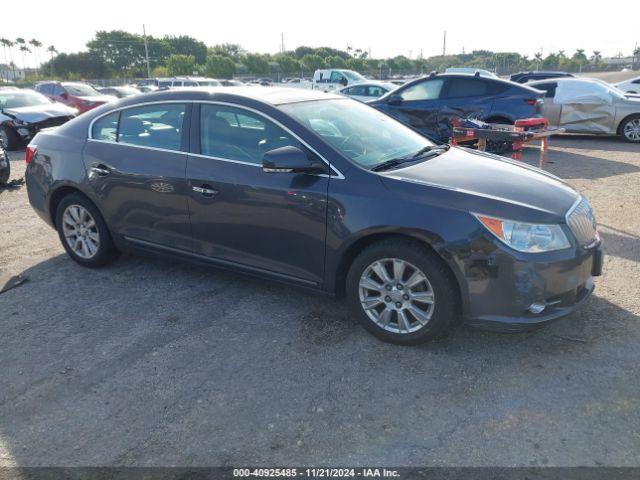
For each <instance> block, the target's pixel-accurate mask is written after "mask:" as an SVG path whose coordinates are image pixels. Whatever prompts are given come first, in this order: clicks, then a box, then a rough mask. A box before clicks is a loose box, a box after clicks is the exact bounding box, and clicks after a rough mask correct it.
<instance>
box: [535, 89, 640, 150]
mask: <svg viewBox="0 0 640 480" xmlns="http://www.w3.org/2000/svg"><path fill="white" fill-rule="evenodd" d="M529 85H531V86H532V87H534V88H536V89H538V90H543V91H544V92H545V102H544V107H543V114H544V116H545V117H546V118H547V120H548V121H549V124H550V125H552V126H557V127H562V128H564V129H566V131H567V132H569V133H592V134H593V133H596V134H606V135H620V136H622V138H624V139H625V140H627V141H629V142H634V143H636V142H640V97H635V98H634V97H633V96H627V95H625V94H624V92H622V91H621V90H618V89H617V88H615V87H612V86H611V85H609V84H607V83H605V82H602V81H599V80H595V79H589V78H560V79H557V80H552V81H548V80H542V81H539V82H532V83H530V84H529Z"/></svg>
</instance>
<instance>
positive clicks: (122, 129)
mask: <svg viewBox="0 0 640 480" xmlns="http://www.w3.org/2000/svg"><path fill="white" fill-rule="evenodd" d="M184 113H185V105H184V104H181V103H170V104H164V105H148V106H144V107H134V108H129V109H127V110H123V111H122V112H121V113H120V122H119V126H118V138H117V142H118V143H124V144H128V145H138V146H141V147H150V148H162V149H164V150H176V151H179V150H180V143H181V139H182V124H183V122H184ZM96 123H97V122H96Z"/></svg>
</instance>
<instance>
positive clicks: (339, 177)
mask: <svg viewBox="0 0 640 480" xmlns="http://www.w3.org/2000/svg"><path fill="white" fill-rule="evenodd" d="M167 103H184V104H189V103H192V104H210V105H223V106H226V107H234V108H240V109H242V110H247V111H249V112H253V113H255V114H257V115H260V116H261V117H263V118H265V119H267V120H269V121H270V122H273V123H275V124H276V125H278V126H279V127H280V128H282V129H283V130H284V131H285V132H287V133H289V134H290V135H292V136H293V137H294V138H295V139H296V140H297V141H299V142H300V143H301V144H302V145H304V146H305V147H307V148H308V149H309V150H311V151H312V152H313V153H314V154H316V155H317V156H318V158H320V159H321V160H322V161H323V162H324V163H325V164H327V166H328V167H329V168H330V169H331V170H332V171H333V173H334V174H335V175H328V174H326V173H322V174H317V175H314V176H316V177H328V178H334V179H336V180H344V179H345V177H344V175H343V174H342V172H341V171H340V170H338V169H337V168H336V167H335V166H333V165H332V164H331V162H329V160H327V159H326V158H324V157H323V156H322V155H320V153H318V151H317V150H316V149H314V148H313V147H312V146H311V145H309V144H308V143H307V142H305V141H304V140H302V139H301V138H300V137H299V136H298V135H297V134H295V133H294V132H292V131H291V130H290V129H289V128H287V127H286V126H284V125H283V124H282V123H280V122H279V121H278V120H276V119H275V118H272V117H270V116H269V115H267V114H266V113H264V112H261V111H260V110H256V109H255V108H251V107H246V106H244V105H239V104H237V103H231V102H220V101H215V100H158V101H155V102H144V103H136V104H133V105H126V106H123V107H118V108H114V109H111V110H109V111H108V112H105V113H102V114H100V115H98V116H97V117H96V118H94V119H93V120H91V122H90V123H89V128H88V129H87V140H91V141H93V142H101V143H108V144H110V145H114V144H115V145H125V146H127V147H137V148H147V149H150V150H157V151H161V152H172V153H184V154H187V155H193V156H197V157H202V158H212V159H214V160H220V161H223V162H230V163H238V164H242V165H252V166H256V167H259V168H262V165H260V164H257V163H250V162H243V161H241V160H234V159H231V158H220V157H213V156H210V155H202V154H195V153H190V152H183V151H181V150H166V149H163V148H156V147H143V146H139V145H131V144H128V143H120V142H110V141H108V140H97V139H95V138H93V124H94V123H95V122H97V121H98V120H100V119H101V118H103V117H106V116H107V115H110V114H112V113H115V112H121V111H122V110H128V109H130V108H137V107H145V106H148V105H163V104H167Z"/></svg>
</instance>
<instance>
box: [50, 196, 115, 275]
mask: <svg viewBox="0 0 640 480" xmlns="http://www.w3.org/2000/svg"><path fill="white" fill-rule="evenodd" d="M56 229H57V230H58V236H59V237H60V241H61V242H62V246H63V247H64V249H65V250H66V251H67V254H69V256H70V257H71V258H72V259H73V260H74V261H76V262H77V263H79V264H80V265H82V266H84V267H90V268H96V267H102V266H103V265H106V264H108V263H110V262H111V261H112V260H113V259H114V256H115V255H114V254H115V247H114V245H113V240H111V235H110V234H109V230H108V229H107V225H106V223H105V221H104V219H103V218H102V215H101V214H100V212H99V211H98V209H97V208H96V207H95V205H94V204H93V203H92V202H91V201H90V200H89V199H88V198H87V197H85V196H84V195H82V194H80V193H72V194H70V195H67V196H66V197H64V198H63V199H62V201H61V202H60V203H59V204H58V208H57V210H56Z"/></svg>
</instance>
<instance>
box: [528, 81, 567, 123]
mask: <svg viewBox="0 0 640 480" xmlns="http://www.w3.org/2000/svg"><path fill="white" fill-rule="evenodd" d="M533 88H535V89H537V90H543V91H544V92H545V93H544V103H543V104H542V116H543V117H545V118H546V119H547V121H548V122H549V125H551V126H553V127H558V126H559V125H560V115H561V113H562V104H561V103H557V102H555V101H554V97H555V95H556V89H557V88H558V82H546V83H540V84H538V83H537V84H535V85H533Z"/></svg>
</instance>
